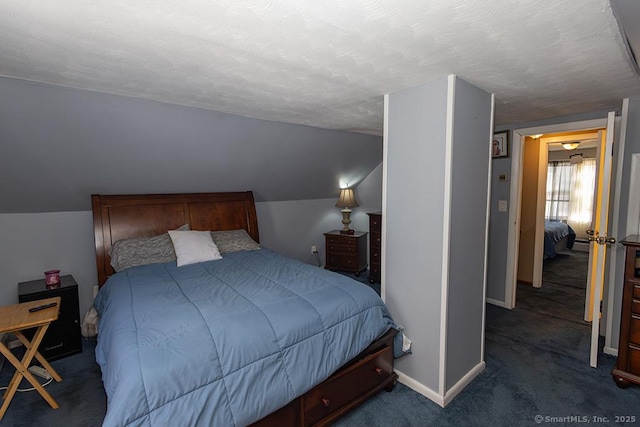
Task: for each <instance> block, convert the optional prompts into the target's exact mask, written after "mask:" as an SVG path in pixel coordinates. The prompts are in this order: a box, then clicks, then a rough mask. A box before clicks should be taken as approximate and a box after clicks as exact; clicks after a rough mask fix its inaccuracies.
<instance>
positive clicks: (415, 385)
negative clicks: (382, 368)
mask: <svg viewBox="0 0 640 427" xmlns="http://www.w3.org/2000/svg"><path fill="white" fill-rule="evenodd" d="M396 374H398V381H400V382H401V383H402V384H404V385H406V386H407V387H409V388H410V389H411V390H413V391H415V392H417V393H420V394H421V395H423V396H424V397H426V398H427V399H429V400H431V401H433V402H435V403H436V404H438V405H439V406H441V407H443V408H444V397H442V396H440V395H439V394H438V393H437V392H435V391H433V390H431V389H430V388H429V387H427V386H426V385H424V384H422V383H420V382H418V381H416V380H414V379H413V378H411V377H409V376H407V375H405V374H403V373H402V372H400V371H397V370H396Z"/></svg>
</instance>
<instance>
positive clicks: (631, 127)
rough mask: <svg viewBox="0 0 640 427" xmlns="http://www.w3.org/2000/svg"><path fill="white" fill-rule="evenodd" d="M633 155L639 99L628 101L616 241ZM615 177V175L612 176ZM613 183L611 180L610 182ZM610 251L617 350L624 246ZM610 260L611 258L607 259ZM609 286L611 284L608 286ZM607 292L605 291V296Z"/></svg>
mask: <svg viewBox="0 0 640 427" xmlns="http://www.w3.org/2000/svg"><path fill="white" fill-rule="evenodd" d="M634 153H640V97H635V98H631V99H629V113H628V119H627V134H626V138H625V147H624V161H623V162H622V182H621V188H620V200H619V201H618V203H619V209H620V210H619V216H618V221H619V222H618V230H619V233H620V234H619V235H617V236H613V237H615V238H616V239H617V240H618V241H619V240H622V239H624V238H625V237H626V236H624V234H625V233H626V229H627V210H628V209H629V203H628V196H629V190H630V185H631V156H632V155H633V154H634ZM614 177H615V175H614ZM612 182H613V180H612ZM610 250H611V251H616V264H615V266H614V268H615V272H616V273H615V280H614V283H613V286H614V291H613V293H614V295H613V306H612V308H613V312H612V317H611V320H612V332H611V337H609V339H610V340H611V346H612V347H613V348H618V339H619V336H620V314H621V309H622V288H623V284H624V246H622V245H614V246H610ZM609 259H611V257H609ZM610 285H611V284H610ZM607 294H608V290H607V289H605V295H607Z"/></svg>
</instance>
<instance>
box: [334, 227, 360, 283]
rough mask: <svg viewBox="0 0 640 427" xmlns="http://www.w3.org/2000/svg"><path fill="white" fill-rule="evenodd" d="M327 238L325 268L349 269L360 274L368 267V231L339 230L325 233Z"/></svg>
mask: <svg viewBox="0 0 640 427" xmlns="http://www.w3.org/2000/svg"><path fill="white" fill-rule="evenodd" d="M324 235H325V238H326V245H325V247H326V259H327V264H326V265H325V267H324V268H326V269H327V270H334V271H348V272H351V273H355V274H356V276H359V275H360V272H361V271H364V270H366V269H367V232H366V231H354V233H353V234H341V233H340V231H339V230H332V231H329V232H328V233H324Z"/></svg>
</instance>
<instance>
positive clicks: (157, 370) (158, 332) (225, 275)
mask: <svg viewBox="0 0 640 427" xmlns="http://www.w3.org/2000/svg"><path fill="white" fill-rule="evenodd" d="M92 205H93V215H94V231H95V240H96V260H97V266H98V277H99V282H100V285H101V290H100V292H99V293H98V296H97V298H96V301H95V306H96V308H97V310H98V312H99V315H100V322H99V335H98V345H97V347H96V359H97V361H98V363H99V364H100V366H101V369H102V376H103V382H104V386H105V391H106V393H107V400H108V407H107V414H106V417H105V420H104V425H105V426H112V425H118V426H121V425H127V426H151V425H216V426H225V425H235V426H244V425H249V424H252V423H257V424H258V425H273V426H276V425H277V426H293V425H296V426H302V425H323V424H326V423H330V422H332V421H334V420H335V419H336V418H338V417H339V416H340V415H341V414H343V413H345V412H346V411H348V410H350V409H352V408H353V407H355V406H356V405H358V404H359V403H361V402H363V401H364V400H366V399H368V398H369V397H371V396H372V395H374V394H375V393H377V392H379V391H380V390H383V389H391V388H392V387H393V384H394V383H395V381H396V379H397V375H396V374H395V373H394V372H393V344H394V343H393V341H394V337H395V338H396V341H398V340H397V338H400V336H399V335H400V334H399V335H398V336H396V330H395V325H394V323H393V320H392V319H391V317H390V316H389V313H388V312H387V309H386V307H385V306H384V304H383V303H382V301H381V300H380V298H379V297H378V295H377V294H376V293H375V292H374V291H373V290H372V289H371V288H369V287H368V286H366V285H365V284H362V283H360V282H356V281H354V280H352V279H350V278H348V277H346V276H343V275H340V274H337V273H333V272H330V271H327V270H324V269H322V268H318V267H315V266H312V265H309V264H305V263H302V262H299V261H296V260H293V259H291V258H288V257H285V256H283V255H281V254H278V253H276V252H273V251H270V250H269V249H266V248H263V247H261V246H260V245H259V235H258V224H257V217H256V212H255V206H254V202H253V195H252V193H251V192H244V193H202V194H176V195H130V196H100V195H94V196H92ZM187 227H188V228H189V230H187ZM174 230H175V231H174ZM168 231H171V232H170V234H168V233H167V232H168ZM197 231H200V233H198V232H197ZM203 232H204V233H203ZM210 232H212V233H210ZM207 236H210V237H211V239H210V240H211V241H212V242H213V243H214V245H213V246H211V245H209V247H210V248H211V250H212V251H213V252H214V254H213V255H212V256H211V257H208V259H207V260H204V261H202V260H199V258H198V257H199V256H200V255H201V254H202V253H205V252H207V251H208V249H205V250H202V251H200V250H198V251H194V250H192V249H193V247H192V245H193V242H192V241H191V240H190V239H193V238H197V239H200V238H202V239H205V241H208V240H207ZM182 238H185V239H186V242H187V243H186V251H185V246H180V245H182V243H180V241H181V240H180V239H182ZM168 245H169V246H168ZM172 249H173V250H175V252H172ZM216 251H217V252H218V254H217V255H216V254H215V252H216ZM110 254H111V255H112V256H111V255H110ZM185 254H186V257H185ZM194 254H195V257H194ZM176 256H177V261H176V260H175V257H176ZM184 261H188V262H186V264H185V263H184ZM181 263H183V264H185V265H181V266H178V265H180V264H181ZM112 264H113V265H112ZM114 265H115V267H116V270H119V271H118V272H116V271H115V270H114ZM400 341H401V339H400Z"/></svg>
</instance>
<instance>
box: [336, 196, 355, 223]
mask: <svg viewBox="0 0 640 427" xmlns="http://www.w3.org/2000/svg"><path fill="white" fill-rule="evenodd" d="M356 206H358V202H357V201H356V196H355V194H354V193H353V189H351V188H343V189H342V190H340V197H339V198H338V203H336V207H339V208H342V224H343V225H344V227H342V230H340V234H353V230H351V229H350V228H349V224H351V208H354V207H356Z"/></svg>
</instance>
